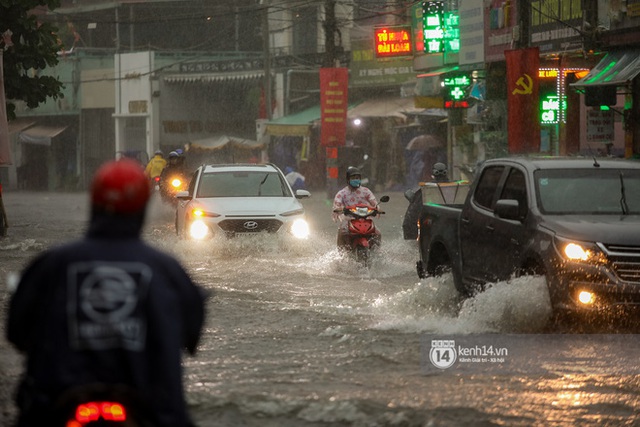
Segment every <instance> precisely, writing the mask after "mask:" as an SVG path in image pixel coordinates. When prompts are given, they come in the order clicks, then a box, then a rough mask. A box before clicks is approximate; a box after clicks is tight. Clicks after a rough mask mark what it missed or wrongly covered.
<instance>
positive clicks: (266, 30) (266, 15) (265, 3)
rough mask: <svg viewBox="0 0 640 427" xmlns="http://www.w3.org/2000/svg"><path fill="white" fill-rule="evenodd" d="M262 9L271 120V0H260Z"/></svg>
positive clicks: (266, 94) (266, 97) (266, 99)
mask: <svg viewBox="0 0 640 427" xmlns="http://www.w3.org/2000/svg"><path fill="white" fill-rule="evenodd" d="M260 3H261V5H262V7H263V11H262V41H263V43H262V45H263V48H264V104H265V111H266V113H267V120H271V118H272V111H271V47H270V43H269V0H260Z"/></svg>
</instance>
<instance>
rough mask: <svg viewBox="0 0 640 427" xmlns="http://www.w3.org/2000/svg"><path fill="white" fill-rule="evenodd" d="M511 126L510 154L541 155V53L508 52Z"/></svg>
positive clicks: (509, 115)
mask: <svg viewBox="0 0 640 427" xmlns="http://www.w3.org/2000/svg"><path fill="white" fill-rule="evenodd" d="M504 55H505V59H506V61H507V109H508V113H507V116H508V118H507V126H508V140H509V153H510V154H526V153H538V152H540V102H539V98H540V95H539V92H540V81H539V80H538V69H539V68H540V52H539V49H538V48H537V47H532V48H527V49H518V50H506V51H505V52H504Z"/></svg>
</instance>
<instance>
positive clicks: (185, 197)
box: [176, 190, 191, 200]
mask: <svg viewBox="0 0 640 427" xmlns="http://www.w3.org/2000/svg"><path fill="white" fill-rule="evenodd" d="M176 198H177V199H181V200H189V199H191V195H189V192H188V191H185V190H183V191H178V192H177V193H176Z"/></svg>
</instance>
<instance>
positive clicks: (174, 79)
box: [163, 70, 264, 83]
mask: <svg viewBox="0 0 640 427" xmlns="http://www.w3.org/2000/svg"><path fill="white" fill-rule="evenodd" d="M262 77H264V71H259V70H258V71H232V72H229V73H204V74H169V75H165V76H164V77H163V80H164V81H165V82H166V83H215V82H227V81H242V80H250V79H258V78H262Z"/></svg>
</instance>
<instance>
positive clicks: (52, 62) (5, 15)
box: [0, 0, 63, 120]
mask: <svg viewBox="0 0 640 427" xmlns="http://www.w3.org/2000/svg"><path fill="white" fill-rule="evenodd" d="M59 6H60V0H0V35H2V34H3V33H5V31H7V30H8V31H10V37H11V38H10V41H8V39H6V38H5V41H3V39H1V38H0V49H2V50H3V65H4V66H3V71H4V89H5V95H6V98H7V117H8V119H9V120H11V119H13V118H15V104H14V103H13V102H12V101H17V100H21V101H24V102H26V104H27V107H29V108H36V107H38V105H40V104H41V103H43V102H45V101H46V100H47V98H53V99H58V98H62V97H63V94H62V88H63V85H62V83H61V82H60V81H59V80H58V79H57V78H56V77H52V76H47V75H42V74H43V73H42V71H43V70H44V69H45V68H47V67H54V66H56V65H57V64H58V55H57V53H58V51H59V50H60V49H61V46H60V45H59V42H58V37H57V36H56V32H57V28H56V27H55V26H53V25H52V24H50V23H46V22H41V21H39V20H38V18H37V17H38V14H37V12H38V11H41V12H43V13H44V12H46V11H47V10H54V9H55V8H57V7H59ZM7 41H8V42H7Z"/></svg>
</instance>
